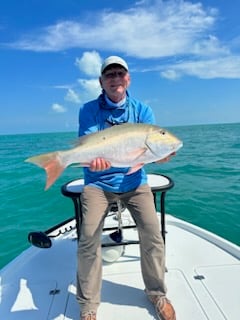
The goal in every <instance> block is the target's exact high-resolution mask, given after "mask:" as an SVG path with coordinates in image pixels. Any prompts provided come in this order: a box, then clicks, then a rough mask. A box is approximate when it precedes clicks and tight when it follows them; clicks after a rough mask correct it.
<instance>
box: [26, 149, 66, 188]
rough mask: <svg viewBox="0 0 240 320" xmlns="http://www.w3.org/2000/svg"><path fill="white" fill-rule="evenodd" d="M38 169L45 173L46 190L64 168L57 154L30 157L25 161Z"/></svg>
mask: <svg viewBox="0 0 240 320" xmlns="http://www.w3.org/2000/svg"><path fill="white" fill-rule="evenodd" d="M26 162H31V163H34V164H36V165H38V166H39V167H41V168H43V169H45V171H46V173H47V182H46V186H45V190H47V189H48V188H49V187H50V186H51V185H52V184H53V183H54V182H55V181H56V180H57V178H58V177H59V176H60V175H61V173H62V172H63V170H64V169H65V166H64V165H62V163H61V160H60V157H59V154H58V152H51V153H46V154H44V155H40V156H36V157H32V158H29V159H27V160H26Z"/></svg>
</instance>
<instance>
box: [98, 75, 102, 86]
mask: <svg viewBox="0 0 240 320" xmlns="http://www.w3.org/2000/svg"><path fill="white" fill-rule="evenodd" d="M98 80H99V83H100V86H101V88H102V77H99V78H98Z"/></svg>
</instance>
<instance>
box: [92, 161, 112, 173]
mask: <svg viewBox="0 0 240 320" xmlns="http://www.w3.org/2000/svg"><path fill="white" fill-rule="evenodd" d="M110 168H111V163H110V162H109V161H107V160H105V159H104V158H96V159H94V160H93V161H92V162H91V163H90V167H89V169H90V170H91V171H104V170H107V169H110Z"/></svg>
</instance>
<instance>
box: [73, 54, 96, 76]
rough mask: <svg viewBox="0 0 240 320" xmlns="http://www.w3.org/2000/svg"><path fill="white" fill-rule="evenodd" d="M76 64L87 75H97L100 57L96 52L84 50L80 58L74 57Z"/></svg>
mask: <svg viewBox="0 0 240 320" xmlns="http://www.w3.org/2000/svg"><path fill="white" fill-rule="evenodd" d="M75 63H76V66H78V68H79V69H80V70H81V71H83V72H84V73H85V74H87V75H89V76H99V74H100V68H101V64H102V59H101V57H100V55H99V53H98V52H96V51H91V52H84V53H83V55H82V57H81V58H77V59H76V62H75Z"/></svg>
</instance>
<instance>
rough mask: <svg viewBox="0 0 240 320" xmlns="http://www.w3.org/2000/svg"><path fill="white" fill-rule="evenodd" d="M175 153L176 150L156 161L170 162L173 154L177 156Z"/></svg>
mask: <svg viewBox="0 0 240 320" xmlns="http://www.w3.org/2000/svg"><path fill="white" fill-rule="evenodd" d="M175 155H176V152H173V153H171V154H170V155H169V156H167V157H166V158H164V159H161V160H158V161H156V163H164V162H168V161H169V160H171V158H172V157H173V156H175Z"/></svg>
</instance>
